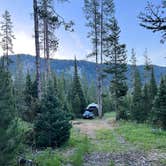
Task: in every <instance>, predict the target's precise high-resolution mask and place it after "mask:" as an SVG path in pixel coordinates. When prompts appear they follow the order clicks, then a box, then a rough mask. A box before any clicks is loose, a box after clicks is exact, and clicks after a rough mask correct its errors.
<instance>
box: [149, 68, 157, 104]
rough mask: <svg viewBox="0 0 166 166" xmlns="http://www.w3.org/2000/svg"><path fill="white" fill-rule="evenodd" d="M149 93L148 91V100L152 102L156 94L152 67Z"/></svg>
mask: <svg viewBox="0 0 166 166" xmlns="http://www.w3.org/2000/svg"><path fill="white" fill-rule="evenodd" d="M149 86H150V87H149V91H150V99H151V101H153V100H154V98H155V96H156V94H157V84H156V80H155V76H154V67H153V66H152V68H151V78H150V85H149Z"/></svg>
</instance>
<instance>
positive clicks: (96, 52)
mask: <svg viewBox="0 0 166 166" xmlns="http://www.w3.org/2000/svg"><path fill="white" fill-rule="evenodd" d="M93 2H94V7H95V9H94V10H95V11H94V17H95V23H94V29H95V57H96V87H97V103H98V105H99V108H98V115H99V117H100V116H101V109H100V108H101V107H100V78H99V63H98V29H97V7H96V1H93Z"/></svg>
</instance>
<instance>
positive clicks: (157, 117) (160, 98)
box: [152, 77, 166, 129]
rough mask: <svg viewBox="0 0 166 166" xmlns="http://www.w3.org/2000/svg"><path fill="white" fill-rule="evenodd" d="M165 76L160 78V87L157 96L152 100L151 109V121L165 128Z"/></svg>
mask: <svg viewBox="0 0 166 166" xmlns="http://www.w3.org/2000/svg"><path fill="white" fill-rule="evenodd" d="M165 119H166V77H163V78H162V79H161V83H160V87H159V89H158V93H157V96H156V97H155V100H154V106H153V109H152V122H153V123H154V124H155V125H156V126H158V127H162V128H164V129H166V120H165Z"/></svg>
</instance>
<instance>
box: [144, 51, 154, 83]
mask: <svg viewBox="0 0 166 166" xmlns="http://www.w3.org/2000/svg"><path fill="white" fill-rule="evenodd" d="M144 58H145V65H144V79H145V81H144V82H145V84H146V83H148V82H149V80H150V71H151V68H152V65H151V60H150V58H149V57H148V51H147V49H145V53H144Z"/></svg>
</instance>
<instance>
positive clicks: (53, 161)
mask: <svg viewBox="0 0 166 166" xmlns="http://www.w3.org/2000/svg"><path fill="white" fill-rule="evenodd" d="M35 161H36V162H37V163H38V165H40V166H46V165H47V166H61V165H62V163H63V162H64V158H63V157H62V156H60V155H59V154H58V153H55V152H53V151H52V150H51V149H47V150H45V151H42V152H40V154H38V155H37V156H36V158H35Z"/></svg>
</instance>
